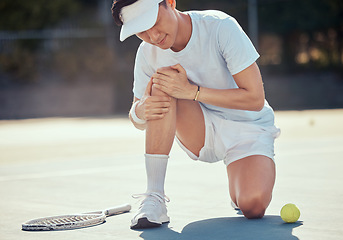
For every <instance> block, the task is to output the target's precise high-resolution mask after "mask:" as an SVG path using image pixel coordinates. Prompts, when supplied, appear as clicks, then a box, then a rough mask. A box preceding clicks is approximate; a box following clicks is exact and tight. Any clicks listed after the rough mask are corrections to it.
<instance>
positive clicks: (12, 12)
mask: <svg viewBox="0 0 343 240" xmlns="http://www.w3.org/2000/svg"><path fill="white" fill-rule="evenodd" d="M79 8H80V4H79V2H78V1H77V0H57V1H51V0H35V1H21V0H1V1H0V12H1V14H0V30H11V31H14V30H28V29H29V30H32V29H43V28H45V27H51V26H52V25H54V24H56V23H58V22H59V21H60V20H61V19H63V18H64V17H67V16H70V15H72V14H74V13H75V12H76V11H77V10H78V9H79Z"/></svg>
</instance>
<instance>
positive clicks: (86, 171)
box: [0, 155, 193, 182]
mask: <svg viewBox="0 0 343 240" xmlns="http://www.w3.org/2000/svg"><path fill="white" fill-rule="evenodd" d="M134 156H136V155H134ZM125 157H128V155H125ZM191 163H193V161H182V162H175V161H174V162H172V163H170V164H171V165H172V166H179V165H187V164H191ZM139 168H144V165H142V164H130V165H123V166H116V165H113V166H106V167H98V168H94V167H91V168H83V169H72V170H61V171H51V172H50V171H49V172H47V171H45V172H40V173H27V174H17V175H11V176H0V182H7V181H22V180H30V179H40V178H52V177H67V176H75V175H85V174H93V173H105V172H116V171H127V170H131V169H139Z"/></svg>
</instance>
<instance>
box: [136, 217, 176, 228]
mask: <svg viewBox="0 0 343 240" xmlns="http://www.w3.org/2000/svg"><path fill="white" fill-rule="evenodd" d="M168 222H169V221H168ZM168 222H163V223H168ZM163 223H162V224H163ZM162 224H160V223H154V222H150V221H149V220H148V219H147V218H140V219H138V221H137V224H136V225H133V226H131V227H130V228H131V229H142V228H155V227H160V226H161V225H162Z"/></svg>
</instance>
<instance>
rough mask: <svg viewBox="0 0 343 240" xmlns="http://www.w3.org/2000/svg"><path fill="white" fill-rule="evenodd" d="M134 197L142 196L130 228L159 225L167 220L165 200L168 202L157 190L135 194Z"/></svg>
mask: <svg viewBox="0 0 343 240" xmlns="http://www.w3.org/2000/svg"><path fill="white" fill-rule="evenodd" d="M133 197H134V198H139V197H143V200H142V201H141V205H140V207H139V209H138V212H137V214H136V215H135V216H134V217H133V219H132V220H131V226H130V227H131V229H140V228H152V227H159V226H161V225H162V224H163V223H168V222H169V220H170V219H169V217H168V216H167V207H166V203H165V202H169V201H170V200H169V198H168V197H167V196H163V195H161V194H160V193H157V192H151V193H144V194H137V195H134V196H133Z"/></svg>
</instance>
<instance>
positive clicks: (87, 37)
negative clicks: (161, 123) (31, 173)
mask: <svg viewBox="0 0 343 240" xmlns="http://www.w3.org/2000/svg"><path fill="white" fill-rule="evenodd" d="M111 5H112V1H111V0H55V1H49V0H31V1H20V0H1V1H0V119H24V118H41V117H56V116H61V117H84V116H113V115H117V114H119V115H126V114H127V113H128V111H129V108H130V106H131V101H132V98H133V95H132V91H131V89H132V83H133V66H134V58H135V54H136V49H137V47H138V45H139V43H140V41H139V40H138V39H137V38H136V37H131V38H129V39H128V40H126V41H125V42H124V43H121V42H120V41H119V31H120V28H119V27H117V26H116V25H115V24H114V22H113V20H112V16H111V11H110V9H111ZM177 8H178V9H179V10H182V11H184V10H201V9H218V10H222V11H224V12H226V13H228V14H230V15H231V16H233V17H235V18H236V19H237V20H238V22H239V23H240V24H241V26H242V27H243V29H244V30H245V31H246V33H247V34H248V35H249V37H250V38H251V39H252V41H253V43H254V45H255V46H256V48H257V49H258V51H259V53H260V55H261V57H260V59H259V60H258V64H259V66H260V68H261V72H262V75H263V80H264V83H265V91H266V97H267V99H268V101H269V103H270V104H271V105H272V106H273V108H274V109H275V110H303V109H324V108H325V109H328V108H342V107H343V1H342V0H211V1H205V0H197V1H195V0H178V1H177Z"/></svg>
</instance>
